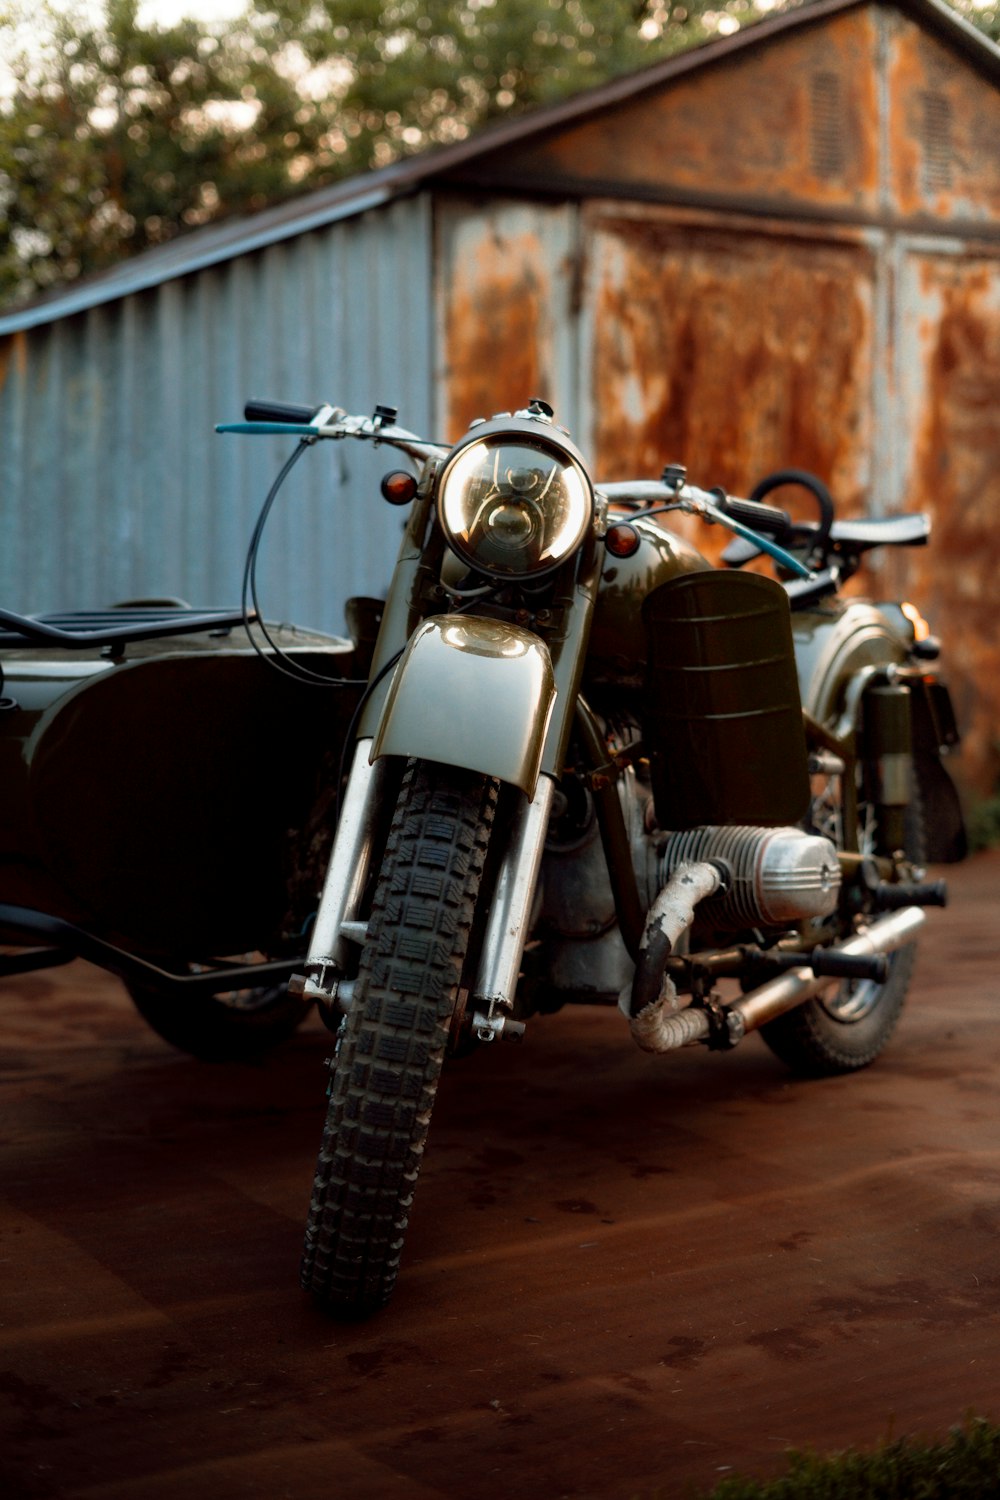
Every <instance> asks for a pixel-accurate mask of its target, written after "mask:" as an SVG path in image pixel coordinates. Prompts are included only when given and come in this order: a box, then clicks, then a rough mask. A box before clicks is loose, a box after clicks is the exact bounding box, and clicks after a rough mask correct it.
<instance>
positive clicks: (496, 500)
mask: <svg viewBox="0 0 1000 1500" xmlns="http://www.w3.org/2000/svg"><path fill="white" fill-rule="evenodd" d="M438 506H439V511H440V515H441V524H442V526H443V527H444V531H445V535H446V536H447V538H448V543H449V545H450V546H451V547H453V548H454V550H455V551H456V552H457V553H458V554H459V556H460V557H461V558H463V559H464V561H465V562H467V563H469V564H470V565H471V566H472V567H473V568H476V569H477V570H478V571H479V572H481V573H487V574H489V575H491V576H492V577H497V578H519V577H524V576H526V575H530V574H535V573H545V572H548V571H549V570H550V569H551V568H554V567H557V566H558V565H559V563H561V562H562V561H563V560H564V559H565V558H567V557H569V556H570V555H571V554H572V553H573V552H575V551H576V549H577V547H579V545H580V543H581V542H582V541H583V538H584V536H585V535H586V532H587V527H588V526H589V524H590V519H591V514H592V509H593V502H592V498H591V490H590V483H589V481H588V479H587V476H586V474H585V473H584V471H583V469H582V468H581V467H580V465H579V464H578V463H577V462H576V461H575V460H574V459H573V458H572V457H571V456H570V455H569V454H568V453H565V452H563V451H562V450H561V449H560V448H558V447H556V446H555V444H549V443H547V442H544V441H539V442H535V441H533V440H532V439H525V438H520V436H512V435H511V434H509V433H508V434H503V433H496V434H491V435H490V436H488V437H483V438H480V439H478V440H476V441H475V442H472V443H469V444H467V445H466V446H465V447H463V448H460V449H459V451H458V452H457V453H456V454H455V456H454V457H453V458H452V459H451V460H450V462H449V463H448V465H447V467H446V469H445V471H444V474H443V476H442V479H441V489H440V493H439V497H438Z"/></svg>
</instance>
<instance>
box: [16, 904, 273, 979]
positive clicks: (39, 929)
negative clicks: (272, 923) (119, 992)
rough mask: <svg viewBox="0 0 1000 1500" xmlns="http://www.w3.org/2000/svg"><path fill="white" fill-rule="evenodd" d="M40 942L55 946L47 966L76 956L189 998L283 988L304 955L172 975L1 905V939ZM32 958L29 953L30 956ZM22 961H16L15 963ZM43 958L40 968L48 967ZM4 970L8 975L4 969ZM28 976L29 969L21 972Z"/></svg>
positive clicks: (64, 926)
mask: <svg viewBox="0 0 1000 1500" xmlns="http://www.w3.org/2000/svg"><path fill="white" fill-rule="evenodd" d="M22 937H23V938H26V939H27V940H28V942H30V943H33V942H36V941H37V940H38V939H39V938H41V939H43V940H45V941H47V942H49V943H53V944H55V950H54V951H53V950H52V949H48V950H45V951H46V952H49V953H51V954H52V957H51V960H50V963H49V964H47V965H45V967H55V966H56V965H57V964H63V963H68V962H70V960H72V959H74V958H85V959H86V960H87V962H88V963H92V964H96V965H97V967H98V968H99V969H107V970H108V972H109V973H111V974H116V975H117V976H118V978H119V979H123V980H125V981H126V983H132V984H147V985H148V984H154V985H155V986H156V987H157V989H160V990H175V991H176V992H178V993H180V992H181V991H183V992H184V993H185V994H188V995H196V994H203V995H216V994H219V992H220V991H222V990H233V989H246V988H249V987H253V988H258V987H260V986H262V985H273V984H283V983H284V982H285V981H286V980H288V979H290V978H291V977H292V975H293V974H294V973H295V971H296V969H300V968H301V967H302V959H301V956H300V957H298V958H293V959H280V960H278V961H276V962H274V963H261V964H219V965H217V966H216V967H214V968H211V969H205V970H204V971H203V972H200V973H196V974H172V973H171V972H170V971H169V970H168V969H161V968H160V967H159V965H157V964H153V963H150V962H149V960H148V959H145V958H136V956H135V954H134V953H126V952H125V951H124V949H122V948H116V947H115V945H114V944H113V943H106V942H105V941H104V939H103V938H99V937H95V936H94V934H93V933H90V932H86V931H85V930H84V929H83V928H82V927H76V926H74V924H73V923H72V922H64V921H63V920H62V918H61V917H50V916H48V915H47V914H46V913H44V912H40V911H33V910H32V909H31V908H30V907H27V906H6V905H0V940H2V941H3V942H5V943H15V942H19V941H20V940H21V938H22ZM28 957H29V955H25V958H28ZM14 961H15V962H16V961H17V960H16V959H15V960H14ZM42 966H43V964H42V960H41V958H39V959H38V962H37V963H36V964H35V965H34V967H42ZM0 972H2V971H0ZM16 972H24V970H23V969H22V970H20V971H16Z"/></svg>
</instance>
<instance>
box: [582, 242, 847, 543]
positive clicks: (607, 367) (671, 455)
mask: <svg viewBox="0 0 1000 1500" xmlns="http://www.w3.org/2000/svg"><path fill="white" fill-rule="evenodd" d="M596 240H597V250H596V254H595V270H594V279H595V283H596V285H595V304H594V305H595V314H594V322H595V333H594V355H593V380H594V409H595V412H596V413H597V416H596V420H595V431H594V438H595V450H596V455H597V463H598V468H599V470H600V472H601V474H602V475H614V474H623V473H629V474H636V475H640V474H641V475H648V476H654V475H658V474H659V472H660V470H661V469H662V467H663V465H664V463H666V462H672V461H679V462H683V463H686V464H687V466H688V469H689V472H690V473H691V477H692V478H693V479H695V480H696V481H697V482H698V483H700V484H703V485H706V486H712V485H716V484H721V485H723V486H724V487H725V488H726V489H729V490H731V491H733V492H735V493H738V494H746V493H747V492H748V491H749V490H750V489H751V488H752V486H753V485H754V484H755V483H756V482H757V480H759V479H761V478H762V477H763V476H764V475H765V474H766V473H768V472H770V471H772V470H774V469H777V468H784V467H788V466H795V467H798V468H804V469H810V470H812V471H813V472H815V473H817V474H819V475H820V477H821V478H823V479H825V480H826V482H827V483H828V484H830V485H831V488H832V489H833V491H834V493H835V494H836V496H837V499H838V505H839V508H840V511H841V513H842V514H845V515H849V514H852V513H856V512H857V511H859V510H860V509H861V508H862V502H863V498H864V495H865V489H866V483H867V469H866V455H867V454H868V452H869V450H870V448H871V443H872V433H871V416H870V395H869V392H870V386H871V379H872V372H871V348H872V342H873V330H872V302H871V284H872V279H873V275H874V270H873V266H872V262H871V257H870V256H869V254H868V252H867V251H865V250H863V249H861V248H859V247H856V246H844V247H840V246H836V247H835V246H830V245H827V246H823V245H816V244H803V243H798V242H795V241H793V240H791V239H781V238H772V237H769V236H767V237H766V236H756V237H755V236H752V235H743V236H740V237H739V238H737V237H735V236H733V235H732V234H727V233H725V232H720V233H711V232H704V231H702V232H698V233H696V232H692V231H690V230H689V231H687V232H686V233H683V234H680V235H679V234H678V233H677V232H676V230H675V229H674V228H673V227H672V226H670V225H668V224H666V223H660V222H657V221H656V219H655V218H654V217H652V216H651V217H649V218H646V219H645V220H643V219H641V218H640V219H637V218H634V217H630V218H628V219H624V218H622V219H617V220H616V219H613V218H605V219H604V220H603V221H602V223H601V224H600V227H599V230H598V232H597V235H596ZM687 534H688V535H689V536H690V538H691V539H692V540H693V541H695V542H696V545H698V546H699V548H701V550H703V551H705V552H706V553H707V554H708V555H709V556H712V557H714V556H717V555H718V553H719V552H720V551H721V549H722V547H723V546H724V545H725V541H726V538H725V537H724V536H722V535H721V534H720V533H715V532H712V531H709V530H708V529H707V528H705V527H704V526H701V525H698V526H697V529H696V530H694V531H691V530H689V531H688V533H687Z"/></svg>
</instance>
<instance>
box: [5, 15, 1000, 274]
mask: <svg viewBox="0 0 1000 1500" xmlns="http://www.w3.org/2000/svg"><path fill="white" fill-rule="evenodd" d="M79 3H81V4H83V0H79ZM790 3H794V0H772V3H771V4H770V5H769V6H768V7H767V8H768V10H769V11H773V10H775V9H777V8H782V7H783V6H784V5H786V4H790ZM955 3H956V9H958V10H959V11H960V12H961V13H962V14H963V15H965V16H966V17H967V19H969V20H971V21H973V22H974V23H975V24H977V25H979V26H981V27H982V29H984V30H986V31H987V32H990V33H991V34H993V35H997V34H998V32H1000V10H998V7H997V4H996V0H982V3H981V0H955ZM246 4H247V7H248V8H247V10H246V12H245V14H244V15H243V16H241V17H240V18H238V19H237V20H235V21H231V22H228V23H217V24H215V25H206V24H205V23H203V22H200V21H197V20H193V19H189V20H184V21H181V22H179V23H178V24H177V25H175V26H169V27H164V26H157V25H140V24H139V22H138V18H137V14H138V6H139V0H104V9H103V12H102V13H100V14H99V15H98V17H97V19H95V18H94V13H93V10H92V9H91V10H90V11H87V10H83V9H81V10H80V11H78V12H75V13H74V12H67V11H65V10H63V11H56V10H54V9H49V8H47V0H41V4H40V5H38V6H37V7H36V6H31V5H30V0H0V59H2V60H3V66H2V67H0V303H3V302H11V301H15V300H19V299H21V298H24V297H26V296H30V295H32V294H34V293H36V292H38V291H40V290H45V289H46V288H47V287H49V286H52V285H55V284H57V283H59V282H65V281H70V280H72V279H74V278H75V277H77V276H80V275H84V274H88V273H91V272H94V271H98V270H101V269H102V268H103V267H105V266H108V265H111V264H112V263H114V262H115V261H117V260H120V259H121V258H122V257H124V256H128V255H133V254H135V253H137V252H138V251H140V250H143V249H146V248H147V247H148V246H151V245H156V244H160V243H163V242H164V241H166V240H168V239H170V238H172V237H173V236H174V235H176V234H179V233H182V232H184V231H185V230H187V229H191V228H194V227H196V226H198V225H200V224H204V223H208V222H209V221H211V220H212V219H216V218H220V217H223V216H225V215H233V214H239V213H247V212H252V211H254V210H256V209H259V208H262V207H264V206H266V205H267V204H271V203H276V202H278V201H280V200H281V199H283V198H286V197H288V196H290V195H291V194H293V193H298V192H302V191H305V190H308V189H311V188H315V187H319V186H322V185H323V184H325V183H328V182H330V181H332V180H334V179H335V178H337V177H342V176H345V175H348V174H350V173H354V172H359V171H364V170H365V169H367V168H369V167H373V166H382V165H385V164H386V163H388V162H389V161H392V160H394V159H395V158H396V157H398V156H400V155H403V154H405V153H408V152H413V151H420V150H425V149H426V148H428V147H430V146H434V145H442V144H446V143H448V142H451V141H455V140H460V139H462V138H463V137H465V136H466V135H468V134H469V133H470V132H471V131H473V130H475V129H477V128H478V127H479V126H481V125H482V124H484V123H486V122H488V121H490V120H493V119H496V118H498V117H502V116H504V115H508V114H511V113H515V112H517V111H520V110H524V109H527V108H530V107H532V106H535V105H538V104H547V103H552V102H554V101H555V100H557V99H560V98H564V97H566V96H567V95H570V94H573V93H577V92H579V91H580V90H581V89H584V88H587V87H589V86H590V85H592V84H596V83H601V82H604V81H606V80H607V79H610V78H613V77H615V76H617V75H618V74H621V73H626V72H629V71H631V70H633V69H635V68H639V67H642V66H644V65H645V64H648V63H651V62H653V61H655V60H656V59H657V58H659V57H663V56H665V55H667V54H668V53H670V52H674V51H677V50H678V49H679V48H681V47H684V46H689V45H690V44H691V43H693V42H696V41H699V40H701V39H702V38H704V37H705V36H707V35H711V34H715V33H718V32H726V31H731V30H733V29H735V28H736V27H737V26H738V25H742V24H745V23H747V22H752V21H753V20H754V19H756V18H757V17H758V16H759V15H760V13H761V9H760V7H761V6H762V5H763V0H678V3H674V0H246ZM191 5H192V9H195V8H196V7H197V0H191Z"/></svg>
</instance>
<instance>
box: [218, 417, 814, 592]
mask: <svg viewBox="0 0 1000 1500" xmlns="http://www.w3.org/2000/svg"><path fill="white" fill-rule="evenodd" d="M306 413H307V408H306V407H303V406H291V405H288V404H286V403H284V402H278V401H249V402H247V405H246V409H245V415H246V417H247V420H246V421H245V422H223V423H219V424H217V426H216V429H215V430H216V432H233V433H244V434H249V433H252V434H263V433H271V434H274V433H282V432H283V433H286V434H287V435H288V436H293V435H294V436H297V437H300V438H304V439H305V440H306V441H307V442H315V441H316V440H317V439H318V438H332V439H334V440H338V439H343V438H349V437H352V438H360V439H362V440H366V441H368V442H370V443H372V444H373V445H376V446H377V445H378V444H379V443H385V444H387V445H388V446H389V447H392V448H396V449H398V450H399V451H400V452H402V453H405V454H406V455H407V456H408V457H409V458H412V459H414V460H416V461H418V462H421V463H423V462H426V461H427V460H428V459H440V458H444V457H445V456H446V455H447V453H448V452H449V451H450V450H449V449H448V448H446V447H442V446H441V445H440V444H439V443H428V442H427V441H425V440H424V439H423V438H420V437H418V436H417V434H416V433H415V432H408V431H407V430H406V428H405V427H398V426H397V425H396V422H395V412H394V411H393V410H392V409H391V408H387V407H378V408H376V413H375V416H374V417H360V416H353V417H352V416H349V415H348V413H347V412H345V411H343V410H342V409H341V408H340V407H339V406H320V407H314V408H312V409H311V410H308V415H306ZM596 489H597V492H598V494H599V495H600V496H603V498H604V499H605V500H607V501H611V502H614V501H617V502H618V503H619V504H625V505H632V506H639V507H656V506H660V505H662V506H669V507H670V508H676V509H678V510H683V511H687V512H688V513H689V514H693V515H699V516H701V517H702V519H703V520H706V521H709V522H712V521H718V522H721V523H722V524H723V525H724V526H726V527H727V528H728V529H729V530H730V531H734V532H735V533H736V535H737V536H742V537H746V538H747V539H748V540H749V541H752V542H754V543H755V544H756V545H757V546H758V547H759V548H760V549H761V551H763V552H767V553H768V554H769V555H770V556H771V557H773V558H774V560H775V561H776V562H778V563H780V565H781V566H782V567H783V568H785V569H786V570H787V571H788V572H791V573H794V574H795V575H796V576H797V577H799V578H812V576H813V575H812V573H811V572H810V570H809V569H808V568H807V567H805V566H804V565H803V564H802V563H801V562H800V561H799V560H798V558H797V557H793V556H792V554H791V553H790V552H786V551H785V550H784V548H783V547H779V546H777V544H776V543H774V542H772V541H769V540H768V538H767V537H766V536H763V535H761V532H762V531H763V530H765V529H766V530H769V531H773V532H776V533H779V534H780V529H781V528H782V527H784V526H785V525H787V524H788V517H787V516H786V515H785V513H784V512H783V511H779V510H777V509H776V507H774V506H771V505H762V504H760V503H759V502H754V501H750V500H740V499H737V498H736V497H734V496H730V495H727V494H726V493H725V491H724V490H702V489H699V488H698V487H697V485H693V484H686V483H683V482H680V481H679V480H674V481H671V482H664V481H663V480H659V481H657V480H642V479H640V480H635V481H632V482H629V481H627V480H626V481H617V482H614V483H611V484H600V485H597V486H596Z"/></svg>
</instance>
